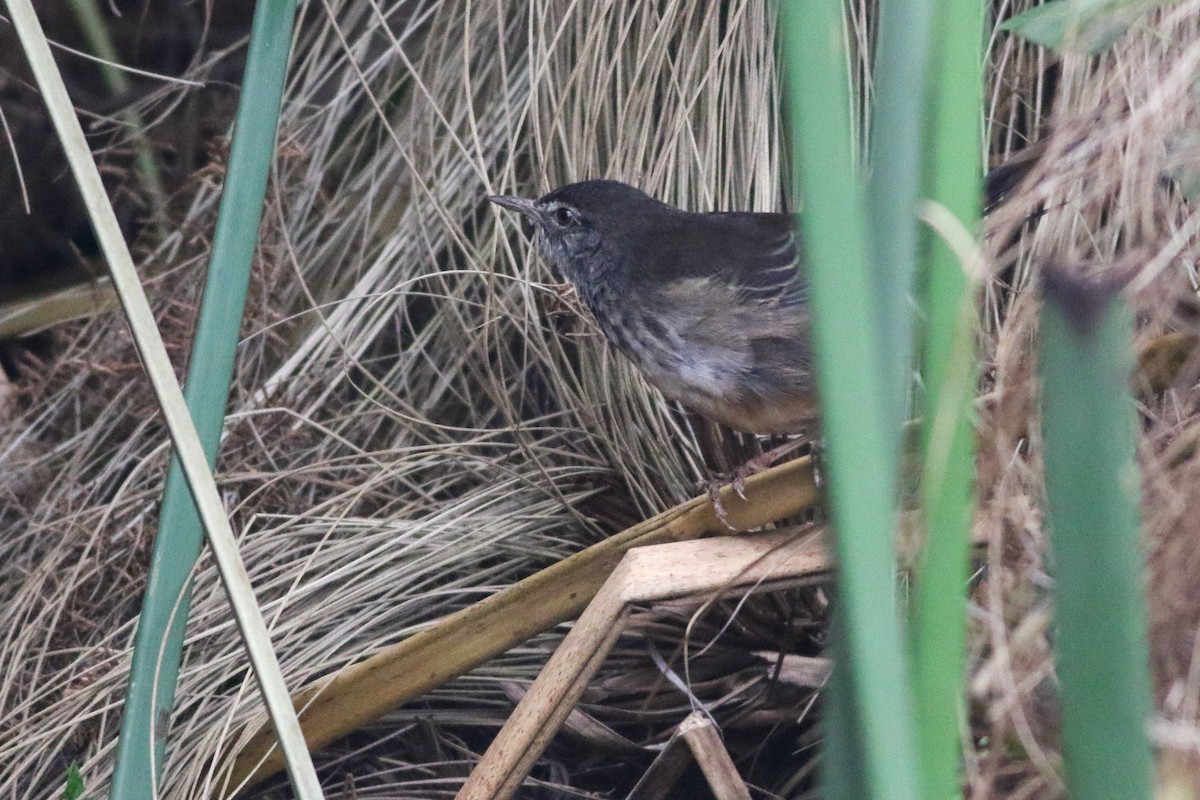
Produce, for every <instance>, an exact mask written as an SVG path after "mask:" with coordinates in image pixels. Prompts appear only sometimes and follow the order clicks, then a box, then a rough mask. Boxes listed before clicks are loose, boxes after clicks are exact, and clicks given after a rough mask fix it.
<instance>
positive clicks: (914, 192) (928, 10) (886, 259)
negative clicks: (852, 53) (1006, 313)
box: [866, 0, 933, 453]
mask: <svg viewBox="0 0 1200 800" xmlns="http://www.w3.org/2000/svg"><path fill="white" fill-rule="evenodd" d="M932 16H933V11H932V3H931V2H930V0H880V2H879V11H878V24H877V29H878V31H879V34H878V40H877V42H876V46H875V65H874V68H873V69H872V76H873V79H872V82H873V84H874V102H873V105H872V110H871V139H870V169H869V170H868V171H867V195H866V204H867V205H866V210H867V235H868V243H869V245H870V248H871V262H870V263H871V265H872V267H873V269H872V274H871V289H872V293H871V299H872V301H873V302H874V304H875V310H874V314H873V316H874V319H875V322H876V328H875V335H876V336H877V337H878V340H879V341H880V342H887V343H888V346H887V347H880V348H878V350H879V354H880V357H881V359H880V364H879V368H880V369H881V370H882V371H883V380H884V382H883V390H884V392H885V395H884V402H885V407H884V413H885V414H886V415H887V417H886V426H885V429H884V433H885V434H887V435H888V436H891V437H892V438H893V440H894V441H893V442H891V443H890V444H889V446H888V449H889V451H891V452H895V453H899V445H900V441H901V433H900V432H901V428H902V427H903V425H904V422H905V420H906V419H907V418H908V415H909V400H910V388H911V385H912V377H911V376H912V363H913V345H912V343H913V317H914V314H913V303H912V299H911V298H912V296H913V286H914V283H915V281H914V276H915V274H916V261H917V199H918V197H919V196H920V191H921V150H922V147H923V146H924V143H925V142H927V141H929V140H930V138H931V137H929V136H928V132H927V131H923V130H922V128H921V122H922V116H923V113H924V109H925V104H924V103H922V102H921V98H922V97H924V96H925V75H926V71H927V63H928V60H929V59H928V55H929V40H930V27H931V18H932Z"/></svg>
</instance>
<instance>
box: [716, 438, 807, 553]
mask: <svg viewBox="0 0 1200 800" xmlns="http://www.w3.org/2000/svg"><path fill="white" fill-rule="evenodd" d="M810 445H811V446H813V460H814V462H815V461H816V447H815V444H814V440H813V439H812V438H811V437H809V436H798V437H796V438H795V439H792V440H791V441H788V442H785V443H783V444H782V445H780V446H779V447H775V448H772V449H770V450H768V451H767V452H765V453H761V454H760V455H757V456H755V457H754V458H752V459H750V460H749V461H747V462H746V463H744V464H742V465H741V466H739V467H738V468H737V469H735V470H734V471H733V472H732V473H730V474H728V475H719V476H717V477H716V478H712V479H709V480H708V481H706V482H705V489H706V491H707V492H708V497H709V499H710V500H712V504H713V511H714V512H715V513H716V515H717V519H719V520H721V523H722V524H723V525H724V526H725V527H726V528H729V530H731V531H736V530H738V529H737V528H736V527H735V526H734V525H733V524H732V523H731V522H730V521H729V512H728V510H727V509H726V508H725V504H724V503H723V502H722V501H721V490H722V489H724V488H725V487H726V486H729V487H731V488H732V489H733V491H735V492H737V496H738V497H740V498H742V499H743V500H747V499H749V498H747V497H746V480H747V479H748V478H750V477H751V476H753V475H757V474H758V473H760V472H762V471H763V470H765V469H767V468H769V467H772V466H774V465H775V464H776V463H778V462H779V461H782V460H783V458H784V457H785V456H788V455H790V454H791V453H794V452H795V451H797V450H799V449H801V448H803V447H805V446H810ZM818 480H819V479H818Z"/></svg>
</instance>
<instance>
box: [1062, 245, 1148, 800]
mask: <svg viewBox="0 0 1200 800" xmlns="http://www.w3.org/2000/svg"><path fill="white" fill-rule="evenodd" d="M1045 289H1046V291H1045V300H1046V302H1045V304H1044V305H1043V308H1042V317H1041V329H1040V336H1041V346H1042V351H1041V374H1042V432H1043V433H1042V438H1043V447H1044V449H1045V472H1046V501H1047V511H1048V517H1049V518H1048V523H1049V530H1050V545H1051V550H1052V552H1053V558H1054V563H1053V573H1054V579H1055V593H1054V597H1055V627H1056V634H1055V649H1056V658H1057V664H1056V666H1057V670H1058V677H1059V685H1060V687H1061V696H1062V735H1063V765H1064V768H1065V772H1066V781H1067V791H1068V793H1069V794H1070V796H1071V797H1072V798H1074V800H1101V798H1103V800H1146V798H1149V797H1153V795H1154V792H1153V769H1154V765H1153V760H1152V756H1151V750H1150V742H1149V739H1148V737H1147V735H1146V725H1147V722H1148V720H1149V717H1150V711H1151V705H1150V679H1149V675H1148V665H1149V654H1148V649H1147V640H1146V607H1145V601H1144V599H1143V597H1142V569H1141V565H1142V563H1143V557H1142V553H1141V551H1140V548H1139V541H1138V540H1139V534H1140V525H1139V515H1138V503H1139V500H1138V495H1139V491H1138V489H1139V487H1138V477H1139V476H1138V472H1137V468H1136V466H1135V464H1134V460H1133V455H1134V448H1135V441H1136V439H1135V430H1136V428H1135V417H1134V404H1133V398H1132V397H1131V395H1130V390H1129V377H1130V372H1131V370H1132V366H1133V360H1132V329H1133V323H1132V315H1131V314H1130V312H1129V310H1128V308H1126V306H1125V305H1124V303H1123V302H1122V301H1121V299H1120V297H1119V295H1118V294H1117V292H1116V290H1115V287H1114V286H1112V285H1111V284H1108V285H1105V284H1097V283H1095V282H1090V281H1084V280H1082V279H1080V278H1079V277H1077V276H1075V275H1071V274H1068V273H1067V272H1066V270H1056V269H1049V268H1048V269H1047V270H1046V272H1045Z"/></svg>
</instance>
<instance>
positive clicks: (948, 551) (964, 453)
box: [911, 0, 983, 798]
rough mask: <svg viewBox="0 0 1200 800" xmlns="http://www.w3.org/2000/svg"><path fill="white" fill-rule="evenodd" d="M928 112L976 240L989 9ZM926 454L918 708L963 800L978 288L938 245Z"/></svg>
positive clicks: (940, 35)
mask: <svg viewBox="0 0 1200 800" xmlns="http://www.w3.org/2000/svg"><path fill="white" fill-rule="evenodd" d="M936 28H937V36H936V50H935V55H934V65H933V66H934V70H933V74H934V75H935V76H936V78H935V84H934V86H933V92H932V96H931V103H930V106H931V108H930V111H931V114H930V125H929V129H930V131H931V132H933V137H931V141H932V143H933V147H932V153H931V154H930V156H931V157H930V166H931V170H930V174H929V178H928V180H929V186H930V196H931V198H932V200H933V202H934V203H936V204H938V205H939V206H940V207H941V208H942V209H943V210H944V211H945V212H946V213H948V214H949V215H951V216H952V217H953V218H954V219H955V220H957V222H958V223H959V224H960V226H961V229H963V230H965V231H968V232H971V233H973V232H974V231H976V230H978V227H979V219H980V177H981V175H982V166H981V163H980V161H981V158H980V145H979V142H980V136H981V133H980V127H981V124H982V102H983V60H982V59H983V54H982V44H983V5H982V3H981V2H979V1H978V0H974V2H957V3H949V4H947V6H946V7H945V8H943V9H942V13H941V14H939V15H938V19H937V25H936ZM930 238H931V242H930V260H929V267H928V272H927V274H926V279H925V282H924V285H925V293H924V303H923V305H924V309H925V318H926V330H925V347H924V364H923V371H922V377H923V387H924V390H925V394H924V396H923V398H922V400H923V404H922V419H924V420H925V424H924V426H923V428H922V431H921V434H922V435H921V449H922V453H923V458H922V464H923V465H924V469H923V473H922V476H921V510H922V517H923V520H924V523H925V542H924V545H923V548H922V550H921V554H920V558H919V562H918V567H917V570H916V574H915V576H914V578H915V590H914V592H913V606H912V617H911V618H912V627H911V634H912V642H911V644H912V653H913V699H914V702H915V703H916V708H917V724H918V725H919V727H920V736H919V737H918V741H919V742H920V752H921V766H922V773H923V777H924V779H925V781H926V782H925V784H924V786H923V787H922V792H921V796H922V797H928V798H949V797H961V796H962V790H961V778H960V775H959V773H960V765H961V738H960V735H959V730H960V728H961V724H962V719H963V717H962V715H963V710H964V708H963V691H964V676H963V672H964V669H965V648H966V622H967V618H966V598H965V597H964V592H965V586H966V582H967V573H968V559H969V548H970V528H971V518H972V512H973V509H974V497H973V485H974V479H975V447H974V444H975V439H974V424H973V422H974V420H973V413H972V411H973V403H974V399H975V385H976V382H977V380H978V368H977V366H976V363H975V333H976V317H975V311H974V309H975V297H974V295H975V292H974V289H975V286H974V285H973V282H972V281H971V280H970V279H969V278H968V274H967V269H966V268H965V265H964V264H963V263H961V260H960V255H959V254H957V253H955V252H954V250H953V249H952V248H951V247H950V245H949V244H948V243H947V242H945V241H944V240H943V239H942V238H941V237H938V236H933V237H930Z"/></svg>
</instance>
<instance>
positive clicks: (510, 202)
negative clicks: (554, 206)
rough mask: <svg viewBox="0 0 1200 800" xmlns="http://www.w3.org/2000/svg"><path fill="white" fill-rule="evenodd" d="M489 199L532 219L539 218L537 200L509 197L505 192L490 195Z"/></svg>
mask: <svg viewBox="0 0 1200 800" xmlns="http://www.w3.org/2000/svg"><path fill="white" fill-rule="evenodd" d="M488 200H489V201H491V202H493V203H495V204H496V205H498V206H501V207H502V208H507V209H510V210H512V211H519V212H521V213H522V214H524V215H525V216H527V217H529V218H530V219H536V218H537V201H535V200H526V199H525V198H524V197H509V196H507V195H503V194H493V195H489V196H488Z"/></svg>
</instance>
